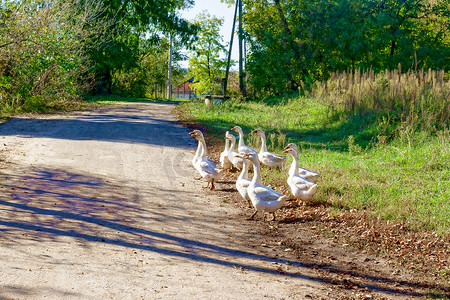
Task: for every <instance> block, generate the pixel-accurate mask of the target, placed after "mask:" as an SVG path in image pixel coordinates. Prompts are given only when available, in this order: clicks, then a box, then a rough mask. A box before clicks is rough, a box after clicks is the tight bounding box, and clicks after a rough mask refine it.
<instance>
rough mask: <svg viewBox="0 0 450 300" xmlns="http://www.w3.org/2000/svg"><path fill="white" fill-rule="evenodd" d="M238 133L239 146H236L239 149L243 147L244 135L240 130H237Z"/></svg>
mask: <svg viewBox="0 0 450 300" xmlns="http://www.w3.org/2000/svg"><path fill="white" fill-rule="evenodd" d="M238 133H239V144H238V146H239V147H241V146H244V145H245V143H244V133H243V132H242V130H239V131H238Z"/></svg>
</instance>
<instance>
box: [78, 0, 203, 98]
mask: <svg viewBox="0 0 450 300" xmlns="http://www.w3.org/2000/svg"><path fill="white" fill-rule="evenodd" d="M101 3H102V4H103V5H104V7H105V10H104V12H103V13H102V14H101V16H102V17H104V18H106V19H107V20H109V24H108V26H107V27H106V28H105V30H103V31H101V32H100V34H97V35H95V36H92V37H91V42H92V43H93V44H94V45H95V46H94V47H89V49H88V51H87V52H86V54H87V55H88V56H89V58H90V60H91V61H92V62H93V68H92V69H91V70H92V72H93V73H94V74H95V81H96V85H97V86H96V89H95V90H94V92H95V93H111V92H112V80H113V78H112V77H113V75H117V74H120V75H119V76H120V77H122V79H123V75H124V72H127V73H130V74H128V76H130V77H135V76H136V75H140V74H132V73H133V72H136V70H137V69H136V68H138V69H140V68H141V67H142V66H141V59H142V56H144V55H146V53H147V50H148V48H149V47H151V46H153V44H154V43H155V42H157V41H158V40H160V36H161V33H163V34H168V33H169V32H171V33H172V34H173V35H178V36H179V37H180V39H181V40H182V41H184V42H187V41H188V40H190V39H191V38H192V36H193V34H194V33H195V26H192V25H191V24H190V23H188V22H187V21H186V20H184V19H182V18H180V17H179V16H178V14H177V10H178V9H181V8H184V7H187V6H189V5H191V4H192V3H193V1H191V0H173V1H166V0H154V1H151V2H149V1H146V0H138V1H131V0H119V1H116V0H103V1H101ZM116 72H118V73H116ZM138 72H140V70H138ZM115 73H116V74H115ZM119 81H121V80H119ZM119 86H122V85H119ZM141 89H143V87H141Z"/></svg>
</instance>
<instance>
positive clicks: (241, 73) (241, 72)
mask: <svg viewBox="0 0 450 300" xmlns="http://www.w3.org/2000/svg"><path fill="white" fill-rule="evenodd" d="M237 1H239V29H238V31H239V89H240V90H241V93H243V94H245V81H244V79H245V74H244V66H243V61H244V60H243V52H244V51H243V46H242V0H237Z"/></svg>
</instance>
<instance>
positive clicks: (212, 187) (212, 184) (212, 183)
mask: <svg viewBox="0 0 450 300" xmlns="http://www.w3.org/2000/svg"><path fill="white" fill-rule="evenodd" d="M208 184H209V183H208ZM215 188H216V187H215V186H214V181H211V188H210V190H211V191H212V190H214V189H215Z"/></svg>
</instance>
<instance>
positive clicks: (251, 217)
mask: <svg viewBox="0 0 450 300" xmlns="http://www.w3.org/2000/svg"><path fill="white" fill-rule="evenodd" d="M257 213H258V211H257V210H256V209H255V212H254V213H253V215H251V216H250V217H249V218H247V220H252V219H253V217H254V216H255V215H256V214H257Z"/></svg>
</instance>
